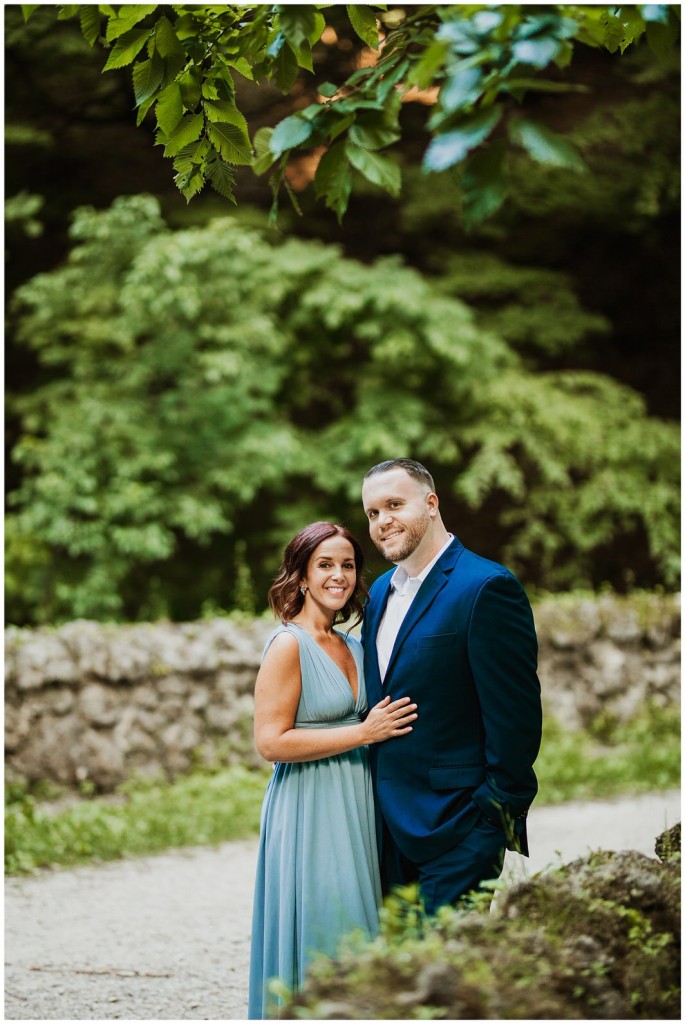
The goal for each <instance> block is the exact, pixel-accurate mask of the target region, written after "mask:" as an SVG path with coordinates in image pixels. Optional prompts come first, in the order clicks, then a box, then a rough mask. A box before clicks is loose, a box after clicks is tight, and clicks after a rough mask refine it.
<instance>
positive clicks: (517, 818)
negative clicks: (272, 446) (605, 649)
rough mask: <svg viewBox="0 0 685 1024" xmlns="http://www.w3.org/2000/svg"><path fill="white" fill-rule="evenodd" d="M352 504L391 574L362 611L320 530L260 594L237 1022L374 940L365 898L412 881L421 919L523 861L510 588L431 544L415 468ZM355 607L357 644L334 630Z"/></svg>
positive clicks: (522, 649)
mask: <svg viewBox="0 0 685 1024" xmlns="http://www.w3.org/2000/svg"><path fill="white" fill-rule="evenodd" d="M362 498H363V502H364V510H365V512H366V515H367V517H368V520H369V533H370V535H371V539H372V541H373V542H374V544H375V545H376V547H377V548H378V550H379V551H380V552H381V553H382V554H383V556H384V557H385V558H387V559H388V561H390V562H394V563H395V564H396V566H397V568H396V569H395V570H394V571H392V570H391V571H390V572H388V573H386V574H385V575H383V576H381V577H380V579H378V580H377V581H376V582H375V583H374V584H373V586H372V587H371V590H370V594H369V598H368V603H367V604H366V606H364V599H365V596H366V595H365V590H364V587H363V583H362V579H361V574H362V568H363V555H362V551H361V548H360V546H359V543H358V542H357V541H356V540H355V538H354V537H352V536H351V534H350V533H349V532H348V531H347V530H346V529H345V528H344V527H340V526H334V525H332V524H331V523H313V524H312V525H310V526H308V527H306V528H305V529H304V530H302V531H301V532H300V533H298V534H297V536H296V537H294V538H293V540H292V541H291V542H290V544H289V545H288V547H287V548H286V551H285V556H284V561H283V565H282V567H281V571H280V574H279V576H278V577H277V579H276V581H275V583H274V585H273V587H272V588H271V591H270V593H269V601H270V604H271V606H272V608H273V609H274V611H275V612H276V614H277V615H278V617H279V618H280V619H281V622H282V625H281V626H280V627H279V628H278V629H277V630H276V631H275V632H274V634H273V635H272V636H271V637H270V639H269V641H268V643H267V647H266V650H265V654H264V657H263V661H262V666H261V669H260V672H259V675H258V677H257V685H256V689H255V738H256V743H257V748H258V750H259V752H260V753H261V754H262V756H263V757H265V758H266V759H267V760H269V761H274V762H276V764H275V769H274V774H273V777H272V779H271V781H270V783H269V787H268V789H267V792H266V795H265V798H264V806H263V809H262V825H261V841H260V851H259V862H258V866H257V881H256V890H255V902H254V917H253V930H252V958H251V965H250V1001H249V1009H248V1016H249V1018H250V1019H261V1018H263V1017H265V1016H266V1015H267V1012H269V1013H273V1014H277V1012H278V1010H277V1004H278V1000H275V1001H273V997H271V999H272V1001H271V1002H268V996H267V984H268V982H269V980H270V979H271V978H274V977H278V978H280V979H281V980H282V981H283V982H285V984H286V985H287V986H288V987H289V988H291V989H297V988H299V986H300V985H301V983H302V980H303V977H304V973H305V970H306V967H307V964H308V962H309V960H310V959H311V955H312V954H313V953H314V952H317V951H320V952H324V953H328V954H331V955H333V954H334V953H335V951H336V949H337V946H338V944H339V940H340V939H341V937H342V936H343V935H344V934H345V933H347V932H350V931H353V930H354V929H359V928H360V929H362V930H363V931H364V932H365V933H366V934H367V935H371V936H373V935H375V934H376V933H377V932H378V907H379V905H380V902H381V893H382V892H383V893H386V892H388V891H390V889H392V887H393V886H395V885H402V884H407V883H409V882H412V881H418V883H419V888H420V893H421V898H422V901H423V903H424V906H425V909H426V911H427V913H429V914H432V913H435V911H437V909H438V908H439V907H441V906H443V905H445V904H454V903H456V902H457V901H458V900H459V899H460V897H462V896H464V895H465V894H466V893H468V892H469V891H471V890H473V889H476V888H478V885H479V884H480V883H481V882H482V881H484V880H486V879H492V878H497V877H498V876H499V874H500V873H501V871H502V866H503V863H504V851H505V849H513V850H518V851H520V852H522V853H524V854H527V843H526V813H527V810H528V807H529V805H530V803H531V802H532V800H533V798H534V796H535V793H536V791H537V784H536V781H535V774H534V772H533V768H532V765H533V762H534V761H535V758H536V756H537V753H538V748H539V744H540V731H541V709H540V686H539V683H538V680H537V675H536V666H537V642H536V637H535V627H534V625H533V617H532V613H531V610H530V605H529V603H528V600H527V598H526V596H525V593H524V591H523V589H522V587H521V585H520V583H519V582H518V581H517V579H516V578H515V577H514V576H513V575H512V574H511V573H510V572H509V571H508V570H507V569H505V568H504V567H503V566H501V565H498V564H497V563H496V562H491V561H488V560H487V559H484V558H480V557H479V556H478V555H475V554H473V552H471V551H467V550H466V549H465V548H464V546H463V545H462V544H461V543H460V542H459V540H458V539H457V538H456V537H453V536H451V535H450V534H449V533H448V532H447V530H446V529H445V526H444V524H443V522H442V519H441V516H440V512H439V508H438V497H437V495H436V494H435V485H434V483H433V479H432V477H431V475H430V473H429V472H428V471H427V470H426V469H425V468H424V466H422V465H421V464H420V463H418V462H415V461H414V460H413V459H393V460H391V461H389V462H383V463H380V464H379V465H378V466H374V467H373V469H370V470H369V472H368V473H367V474H366V476H365V478H364V484H363V489H362ZM362 609H363V619H364V622H363V627H362V643H361V644H360V643H359V641H358V640H356V639H354V638H353V637H350V636H349V635H347V634H343V633H341V632H339V631H338V630H336V629H334V628H333V627H334V624H335V623H337V622H346V621H348V620H349V619H350V617H351V616H353V615H356V617H357V618H356V622H359V621H360V620H361V618H362ZM369 705H372V707H371V710H370V711H369V710H368V708H369ZM367 748H368V749H367ZM372 780H373V789H372ZM375 808H377V810H378V814H376V810H375Z"/></svg>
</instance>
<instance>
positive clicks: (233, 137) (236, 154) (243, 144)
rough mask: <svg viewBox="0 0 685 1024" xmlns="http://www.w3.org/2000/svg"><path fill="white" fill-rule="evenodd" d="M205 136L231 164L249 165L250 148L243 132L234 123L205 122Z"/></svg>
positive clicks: (250, 161) (250, 159)
mask: <svg viewBox="0 0 685 1024" xmlns="http://www.w3.org/2000/svg"><path fill="white" fill-rule="evenodd" d="M207 136H208V138H209V140H210V142H211V143H212V145H213V146H214V148H215V149H216V150H218V152H219V153H221V155H222V157H223V158H224V160H227V161H228V162H229V163H231V164H240V165H242V166H249V164H251V163H252V149H251V147H250V144H249V140H247V139H246V137H245V134H244V132H243V131H242V130H241V129H240V128H238V127H237V126H236V125H234V124H227V123H224V122H221V121H220V122H218V123H217V124H214V123H213V122H211V121H208V122H207Z"/></svg>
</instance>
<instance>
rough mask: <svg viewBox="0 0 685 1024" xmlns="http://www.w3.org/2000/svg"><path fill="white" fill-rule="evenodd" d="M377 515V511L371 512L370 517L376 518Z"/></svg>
mask: <svg viewBox="0 0 685 1024" xmlns="http://www.w3.org/2000/svg"><path fill="white" fill-rule="evenodd" d="M376 515H377V513H376V512H369V519H375V518H376Z"/></svg>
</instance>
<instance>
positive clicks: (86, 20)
mask: <svg viewBox="0 0 685 1024" xmlns="http://www.w3.org/2000/svg"><path fill="white" fill-rule="evenodd" d="M79 20H80V23H81V35H82V36H83V38H84V39H85V41H86V42H87V43H88V45H89V46H93V44H94V43H95V42H96V41H97V38H98V36H99V35H100V12H99V10H98V6H97V4H83V5H82V6H81V11H80V14H79Z"/></svg>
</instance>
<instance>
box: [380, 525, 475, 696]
mask: <svg viewBox="0 0 685 1024" xmlns="http://www.w3.org/2000/svg"><path fill="white" fill-rule="evenodd" d="M463 550H464V545H463V544H462V543H461V541H459V540H458V539H457V538H456V537H455V538H454V540H453V541H452V543H451V544H450V546H449V547H448V549H447V551H445V553H444V555H443V556H442V558H439V559H438V561H437V562H436V564H435V565H434V566H433V568H432V569H431V571H430V572H429V574H428V576H427V577H426V579H425V580H424V581H423V583H422V584H421V586H420V587H419V592H418V594H417V595H416V597H415V598H414V600H413V601H412V603H411V605H410V608H409V611H408V612H407V614H406V615H405V617H404V620H403V622H402V625H401V626H400V630H399V633H398V634H397V638H396V640H395V645H394V647H393V649H392V654H391V656H390V661H389V662H388V668H387V671H386V673H385V679H384V680H383V686H384V687H385V688H386V689H387V687H388V685H389V682H390V674H391V672H392V669H393V665H394V664H395V661H396V660H397V657H398V654H399V652H400V650H401V649H402V645H403V644H404V642H405V640H406V639H407V636H408V635H409V633H410V632H411V631H412V629H413V628H414V626H415V625H416V624H417V622H419V620H420V619H421V618H422V617H423V616H424V615H425V614H426V612H427V611H428V609H429V608H430V606H431V605H432V604H433V601H434V600H435V599H436V597H437V596H438V594H439V593H440V591H441V590H442V589H443V587H444V586H445V585H446V583H447V581H448V580H449V578H450V574H451V572H452V570H453V569H454V566H455V565H456V562H457V560H458V558H459V556H460V555H461V553H462V551H463ZM388 589H389V586H388ZM385 602H387V594H386V597H385ZM385 602H384V604H383V607H384V608H385ZM378 622H380V618H379V619H378V621H377V623H376V633H377V632H378ZM375 635H376V634H375V633H374V638H375ZM374 646H375V639H374ZM376 665H378V657H376Z"/></svg>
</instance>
